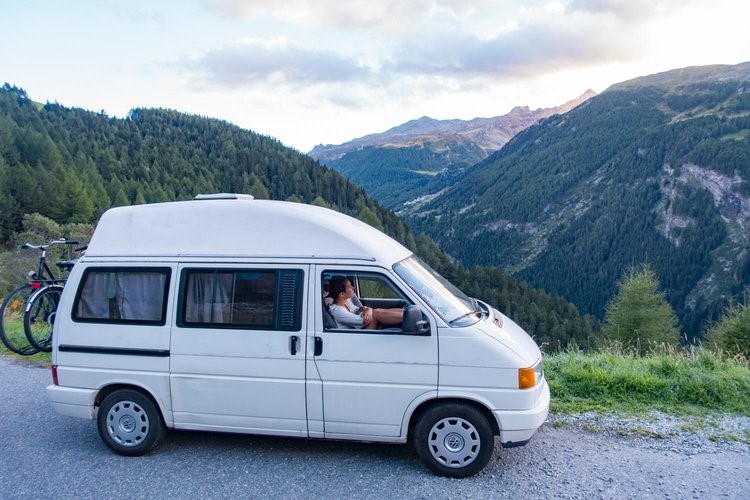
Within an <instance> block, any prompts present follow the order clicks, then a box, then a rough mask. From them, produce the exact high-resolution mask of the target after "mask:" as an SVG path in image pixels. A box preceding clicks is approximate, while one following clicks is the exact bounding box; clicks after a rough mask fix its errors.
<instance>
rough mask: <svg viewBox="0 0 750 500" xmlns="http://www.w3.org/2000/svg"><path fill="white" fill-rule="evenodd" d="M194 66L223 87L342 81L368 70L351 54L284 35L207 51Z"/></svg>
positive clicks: (211, 81)
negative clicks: (303, 44) (307, 44)
mask: <svg viewBox="0 0 750 500" xmlns="http://www.w3.org/2000/svg"><path fill="white" fill-rule="evenodd" d="M196 66H197V68H198V69H199V70H200V72H201V73H203V75H204V77H205V78H206V80H208V81H209V82H210V83H213V84H217V85H219V86H226V87H240V86H248V85H252V84H255V83H268V82H271V83H286V84H292V83H294V84H310V83H328V82H342V81H351V80H359V79H363V78H366V77H367V76H368V75H369V74H370V70H369V69H368V68H367V67H366V66H364V65H361V64H359V63H357V62H356V61H355V60H353V59H351V58H348V57H345V56H342V55H339V54H337V53H335V52H333V51H330V50H311V49H306V48H304V47H301V46H299V45H297V44H295V43H293V42H290V41H288V40H287V39H284V38H281V39H275V40H260V39H246V40H243V41H242V42H241V43H239V44H237V45H234V46H231V47H226V48H222V49H216V50H212V51H210V52H208V53H207V54H206V55H204V56H203V57H202V58H201V59H200V60H199V61H198V62H197V65H196Z"/></svg>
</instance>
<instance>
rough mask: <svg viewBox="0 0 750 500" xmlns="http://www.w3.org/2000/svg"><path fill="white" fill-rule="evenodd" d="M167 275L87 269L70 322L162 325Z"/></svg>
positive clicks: (149, 271) (159, 270) (166, 272)
mask: <svg viewBox="0 0 750 500" xmlns="http://www.w3.org/2000/svg"><path fill="white" fill-rule="evenodd" d="M170 273H171V270H170V269H169V268H124V267H90V268H88V269H86V270H85V271H84V273H83V277H82V278H81V285H80V286H79V288H78V291H77V293H76V298H75V304H74V306H73V320H74V321H79V322H93V323H138V324H147V325H163V324H165V322H166V309H167V307H166V306H167V294H168V291H169V276H170Z"/></svg>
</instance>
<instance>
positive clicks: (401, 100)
mask: <svg viewBox="0 0 750 500" xmlns="http://www.w3.org/2000/svg"><path fill="white" fill-rule="evenodd" d="M748 20H750V1H747V0H539V1H537V0H525V1H523V0H352V1H347V0H316V1H312V0H310V1H305V0H67V1H65V0H23V1H20V0H4V1H3V2H2V8H0V33H2V34H3V44H2V45H3V47H2V49H0V85H1V84H2V83H9V84H11V85H15V86H17V87H20V88H22V89H24V90H25V91H26V92H27V93H28V95H29V97H30V98H31V99H33V100H35V101H38V102H42V103H45V102H56V103H59V104H61V105H63V106H67V107H76V108H84V109H88V110H91V111H96V112H100V111H103V112H105V113H107V114H108V115H109V116H113V117H118V118H124V117H126V116H127V113H128V112H129V111H130V110H131V109H133V108H169V109H174V110H177V111H181V112H185V113H192V114H198V115H202V116H207V117H211V118H218V119H222V120H226V121H228V122H231V123H234V124H236V125H238V126H240V127H242V128H245V129H250V130H253V131H255V132H258V133H260V134H264V135H269V136H273V137H275V138H277V139H279V140H280V141H281V142H282V143H284V144H285V145H287V146H291V147H293V148H295V149H297V150H299V151H302V152H308V151H309V150H310V149H312V147H313V146H315V145H316V144H340V143H343V142H346V141H349V140H351V139H354V138H356V137H361V136H363V135H367V134H371V133H377V132H383V131H385V130H387V129H389V128H391V127H394V126H396V125H400V124H402V123H404V122H406V121H409V120H412V119H416V118H419V117H422V116H430V117H432V118H436V119H452V118H459V119H472V118H475V117H490V116H498V115H503V114H505V113H507V112H509V111H510V110H511V109H512V108H513V107H514V106H519V105H521V106H529V107H530V108H532V109H536V108H544V107H552V106H557V105H559V104H562V103H563V102H566V101H569V100H571V99H574V98H575V97H577V96H579V95H580V94H582V93H583V92H584V91H586V90H587V89H589V88H590V89H593V90H595V91H596V92H601V91H603V90H605V89H606V88H607V87H609V86H610V85H612V84H614V83H617V82H620V81H625V80H629V79H632V78H636V77H638V76H643V75H648V74H653V73H658V72H661V71H667V70H670V69H675V68H681V67H686V66H695V65H705V64H737V63H740V62H745V61H749V60H750V34H748V33H750V31H748Z"/></svg>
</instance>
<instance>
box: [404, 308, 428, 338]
mask: <svg viewBox="0 0 750 500" xmlns="http://www.w3.org/2000/svg"><path fill="white" fill-rule="evenodd" d="M401 330H402V331H403V332H404V333H405V334H407V335H424V336H428V335H430V322H429V321H427V320H426V319H425V318H424V316H423V315H422V310H421V309H420V308H419V306H417V305H409V306H406V307H404V319H403V321H402V323H401Z"/></svg>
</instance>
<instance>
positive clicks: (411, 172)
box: [310, 90, 596, 210]
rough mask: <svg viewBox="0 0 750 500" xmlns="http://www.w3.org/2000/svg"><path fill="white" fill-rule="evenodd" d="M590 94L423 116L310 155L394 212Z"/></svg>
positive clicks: (433, 190) (317, 148) (437, 187)
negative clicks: (459, 115) (476, 112)
mask: <svg viewBox="0 0 750 500" xmlns="http://www.w3.org/2000/svg"><path fill="white" fill-rule="evenodd" d="M592 95H596V94H595V92H594V91H592V90H587V91H586V92H585V93H583V94H582V95H581V96H579V97H577V98H576V99H573V100H571V101H569V102H566V103H564V104H562V105H560V106H556V107H553V108H544V109H535V110H531V109H529V108H528V107H527V106H518V107H515V108H513V110H511V112H510V113H508V114H506V115H502V116H494V117H491V118H474V119H473V120H435V119H433V118H429V117H427V116H423V117H422V118H419V119H417V120H411V121H409V122H407V123H404V124H401V125H399V126H397V127H393V128H392V129H390V130H387V131H385V132H383V133H380V134H371V135H368V136H365V137H360V138H358V139H353V140H351V141H349V142H346V143H344V144H339V145H331V144H329V145H327V146H323V145H318V146H315V148H313V150H312V151H310V156H312V157H313V158H315V159H317V160H320V161H321V162H322V163H324V164H326V165H327V166H329V167H331V168H333V169H335V170H338V171H339V172H341V173H342V174H344V175H345V176H346V177H348V178H349V179H351V180H352V181H354V182H355V183H356V184H358V185H360V186H362V187H364V188H365V189H366V190H367V192H368V193H369V194H370V195H371V196H373V197H374V198H375V199H376V200H378V202H379V203H380V204H382V205H384V206H386V207H388V208H392V209H394V210H395V209H398V208H399V207H400V206H401V205H402V204H403V203H404V202H408V201H410V200H414V199H415V198H419V197H421V196H423V195H426V194H428V193H434V192H437V191H439V190H441V189H442V188H444V187H446V186H450V185H451V184H452V183H453V182H455V177H456V175H457V174H460V173H461V172H462V171H463V169H465V168H468V167H471V166H472V165H474V164H476V163H478V162H480V161H481V160H483V159H485V158H487V157H488V156H489V155H490V154H492V153H494V152H495V151H497V150H498V149H500V148H501V147H502V146H503V145H504V144H505V143H507V142H508V141H509V140H510V139H511V138H512V137H513V136H514V135H516V134H517V133H518V132H520V131H522V130H524V129H525V128H527V127H529V126H531V125H533V124H534V123H536V122H538V121H539V120H541V119H542V118H546V117H548V116H552V115H555V114H559V113H565V112H566V111H569V110H571V109H573V108H574V107H575V106H577V105H579V104H580V103H582V102H584V101H585V100H586V99H588V98H590V97H591V96H592Z"/></svg>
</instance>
